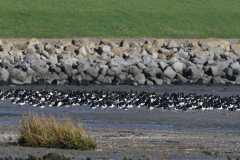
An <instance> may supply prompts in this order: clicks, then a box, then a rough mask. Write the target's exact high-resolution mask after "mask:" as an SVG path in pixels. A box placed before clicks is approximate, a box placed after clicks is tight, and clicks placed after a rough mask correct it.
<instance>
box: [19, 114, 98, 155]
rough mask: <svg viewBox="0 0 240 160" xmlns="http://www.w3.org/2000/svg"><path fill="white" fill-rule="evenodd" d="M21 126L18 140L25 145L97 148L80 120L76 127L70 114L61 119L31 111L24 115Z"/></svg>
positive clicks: (83, 148) (81, 148)
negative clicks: (86, 133)
mask: <svg viewBox="0 0 240 160" xmlns="http://www.w3.org/2000/svg"><path fill="white" fill-rule="evenodd" d="M20 128H21V129H20V138H19V139H18V142H19V144H20V145H23V146H30V147H46V148H61V149H80V150H95V149H96V148H97V145H96V144H95V142H93V140H92V139H91V138H90V136H85V135H84V129H83V127H82V125H81V123H80V121H78V125H77V127H76V126H75V124H74V122H73V121H72V120H71V118H70V117H69V116H64V117H63V120H61V119H60V118H59V117H54V116H52V115H50V116H45V115H44V114H43V113H42V115H41V116H39V115H38V114H36V113H33V112H29V116H28V117H26V116H25V115H22V117H21V120H20Z"/></svg>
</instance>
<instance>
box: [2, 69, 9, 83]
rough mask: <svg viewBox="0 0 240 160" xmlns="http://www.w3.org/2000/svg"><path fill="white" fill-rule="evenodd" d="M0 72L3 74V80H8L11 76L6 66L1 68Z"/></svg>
mask: <svg viewBox="0 0 240 160" xmlns="http://www.w3.org/2000/svg"><path fill="white" fill-rule="evenodd" d="M0 74H1V76H0V77H1V80H2V81H7V80H8V78H9V72H8V71H7V70H6V69H5V68H2V69H1V70H0Z"/></svg>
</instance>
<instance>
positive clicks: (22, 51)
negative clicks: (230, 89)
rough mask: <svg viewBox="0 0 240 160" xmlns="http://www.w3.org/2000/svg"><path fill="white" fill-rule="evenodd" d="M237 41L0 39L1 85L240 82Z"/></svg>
mask: <svg viewBox="0 0 240 160" xmlns="http://www.w3.org/2000/svg"><path fill="white" fill-rule="evenodd" d="M239 57H240V44H239V43H238V44H236V43H232V44H231V43H230V42H229V41H227V40H200V41H196V40H188V41H184V42H183V43H177V42H176V41H174V40H170V41H169V40H164V39H156V40H154V41H152V42H151V41H150V40H145V41H142V42H138V43H134V42H131V43H130V42H128V41H127V40H122V41H121V42H120V43H115V42H114V41H111V40H107V39H103V40H101V41H100V43H97V44H96V43H94V42H93V41H90V40H89V39H86V38H82V39H73V40H72V41H71V42H70V41H63V40H56V41H46V40H45V41H43V40H38V39H35V38H33V39H31V40H29V41H27V42H26V41H21V40H14V41H11V40H1V41H0V67H1V69H0V79H1V84H60V85H64V84H130V85H143V84H146V85H154V84H155V85H162V84H171V83H172V84H183V83H197V84H208V83H217V84H226V83H227V84H240V64H239V61H240V59H239Z"/></svg>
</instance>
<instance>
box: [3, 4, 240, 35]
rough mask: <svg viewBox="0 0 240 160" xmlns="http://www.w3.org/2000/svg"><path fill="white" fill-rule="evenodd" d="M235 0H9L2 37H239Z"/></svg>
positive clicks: (4, 14)
mask: <svg viewBox="0 0 240 160" xmlns="http://www.w3.org/2000/svg"><path fill="white" fill-rule="evenodd" d="M239 6H240V3H239V1H234V0H230V1H224V0H219V1H217V3H216V1H214V0H210V1H207V0H196V1H183V0H180V1H179V0H172V1H167V0H159V1H150V2H149V1H144V0H137V1H136V0H122V1H113V0H102V1H99V0H92V1H83V0H69V1H64V0H42V1H28V0H12V1H1V2H0V9H1V13H0V17H1V18H0V19H1V22H3V23H1V24H0V35H1V38H32V37H36V38H74V37H89V38H90V37H94V38H99V37H101V38H111V37H112V38H114V37H115V38H116V37H118V38H139V37H145V38H151V37H155V38H239V37H240V30H239V29H238V26H239V24H240V22H239V18H238V17H239V16H238V15H239V14H240V10H239Z"/></svg>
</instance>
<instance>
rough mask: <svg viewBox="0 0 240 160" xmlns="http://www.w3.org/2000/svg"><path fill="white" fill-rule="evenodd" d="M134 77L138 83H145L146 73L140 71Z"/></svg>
mask: <svg viewBox="0 0 240 160" xmlns="http://www.w3.org/2000/svg"><path fill="white" fill-rule="evenodd" d="M134 78H135V80H136V81H137V82H138V84H144V83H145V81H146V78H145V75H144V74H142V73H138V74H137V75H136V76H135V77H134Z"/></svg>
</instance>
